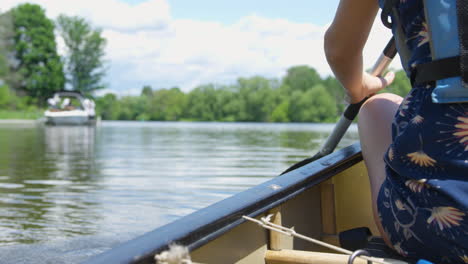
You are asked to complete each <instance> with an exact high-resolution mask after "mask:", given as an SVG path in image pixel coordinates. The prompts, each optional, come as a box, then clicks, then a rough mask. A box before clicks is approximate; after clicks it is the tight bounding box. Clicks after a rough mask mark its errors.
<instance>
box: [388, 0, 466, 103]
mask: <svg viewBox="0 0 468 264" xmlns="http://www.w3.org/2000/svg"><path fill="white" fill-rule="evenodd" d="M422 1H423V3H424V9H425V16H426V22H427V25H428V34H429V43H430V48H431V53H432V61H431V62H428V63H424V64H419V65H414V66H413V67H411V66H409V65H407V61H408V59H409V57H410V55H411V54H410V51H409V50H408V48H407V46H406V36H405V34H404V32H403V28H402V26H401V23H400V19H399V17H398V9H397V5H398V3H399V0H380V3H381V6H382V9H383V10H382V13H381V18H382V22H383V23H384V25H385V26H387V27H389V28H391V29H392V30H393V34H394V36H395V39H396V44H397V48H398V51H399V54H400V57H401V60H402V62H403V67H404V68H405V70H406V71H407V72H411V76H410V77H411V82H412V83H413V84H420V83H431V82H435V85H436V87H435V88H434V90H433V93H432V101H433V102H434V103H466V102H468V1H467V0H422ZM389 18H391V21H390V20H389ZM408 67H411V69H408Z"/></svg>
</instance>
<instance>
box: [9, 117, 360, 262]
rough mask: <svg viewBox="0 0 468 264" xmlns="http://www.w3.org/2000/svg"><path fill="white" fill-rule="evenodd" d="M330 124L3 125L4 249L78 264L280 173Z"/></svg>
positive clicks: (20, 257)
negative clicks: (38, 254) (77, 263)
mask: <svg viewBox="0 0 468 264" xmlns="http://www.w3.org/2000/svg"><path fill="white" fill-rule="evenodd" d="M331 128H332V126H331V125H311V124H249V123H243V124H239V123H229V124H224V123H182V122H181V123H170V122H168V123H158V122H154V123H140V122H104V123H103V125H102V126H100V127H97V128H96V127H85V126H83V127H49V126H40V125H35V124H29V125H24V124H23V125H5V124H3V125H0V146H1V148H0V255H2V256H7V257H6V259H7V260H8V261H7V262H20V263H21V262H28V261H29V260H34V261H35V262H36V263H38V262H37V259H34V258H33V256H34V255H35V253H36V254H37V253H39V252H40V254H41V255H42V256H43V259H44V263H46V262H47V261H50V260H53V261H60V260H64V259H66V260H67V262H79V261H81V260H83V259H85V258H86V257H88V256H91V255H94V254H97V253H99V252H101V251H103V250H105V249H108V248H109V247H111V246H114V245H115V244H117V243H119V242H122V241H124V240H127V239H130V238H132V237H135V236H137V235H139V234H142V233H144V232H146V231H149V230H151V229H153V228H156V227H158V226H161V225H163V224H165V223H168V222H170V221H173V220H175V219H177V218H179V217H181V216H183V215H186V214H188V213H191V212H193V211H194V210H197V209H199V208H202V207H205V206H207V205H209V204H212V203H214V202H216V201H219V200H221V199H223V198H226V197H228V196H230V195H232V194H235V193H238V192H240V191H242V190H245V189H247V188H249V187H251V186H253V185H256V184H259V183H261V182H264V181H266V180H268V179H270V178H271V177H274V176H275V175H278V174H279V173H280V172H281V171H283V170H284V169H285V168H287V167H288V165H290V164H292V163H294V162H295V161H298V160H300V159H302V158H304V157H307V156H310V155H311V154H314V153H315V151H316V150H317V148H318V147H319V146H320V144H321V142H322V141H323V139H324V138H325V137H326V136H327V135H328V133H329V132H330V130H331ZM356 139H357V135H356V133H355V132H354V133H350V134H349V135H347V138H346V139H345V140H343V142H342V143H341V144H340V145H341V146H344V145H349V144H351V143H352V142H353V141H355V140H356ZM24 251H27V252H30V255H31V256H29V258H28V256H25V255H24V254H23V253H21V252H24Z"/></svg>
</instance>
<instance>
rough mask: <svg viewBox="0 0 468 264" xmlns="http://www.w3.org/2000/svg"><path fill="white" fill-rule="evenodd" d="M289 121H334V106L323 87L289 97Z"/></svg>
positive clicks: (318, 86)
mask: <svg viewBox="0 0 468 264" xmlns="http://www.w3.org/2000/svg"><path fill="white" fill-rule="evenodd" d="M289 109H290V120H291V121H294V122H330V121H334V120H336V118H337V116H336V114H335V113H336V104H335V100H334V99H333V97H332V96H331V95H330V94H329V93H328V92H327V89H326V88H325V87H324V86H323V85H320V84H319V85H316V86H314V87H312V88H311V89H309V90H307V91H306V92H301V91H294V92H293V94H292V95H291V106H290V108H289Z"/></svg>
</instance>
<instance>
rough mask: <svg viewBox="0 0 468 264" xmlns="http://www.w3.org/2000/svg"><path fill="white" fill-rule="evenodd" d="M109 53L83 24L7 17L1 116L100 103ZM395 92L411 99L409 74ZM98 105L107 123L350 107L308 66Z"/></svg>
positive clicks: (285, 118)
mask: <svg viewBox="0 0 468 264" xmlns="http://www.w3.org/2000/svg"><path fill="white" fill-rule="evenodd" d="M56 34H57V35H58V37H59V39H61V40H62V41H63V45H62V46H63V48H64V51H63V52H61V54H59V53H58V52H57V42H56V39H57V38H56ZM105 45H106V39H105V38H103V36H102V32H101V30H100V29H99V28H95V27H93V26H92V25H91V24H90V22H88V21H86V20H85V19H83V18H80V17H77V16H66V15H60V16H59V17H58V18H57V19H55V20H52V19H49V18H48V17H47V16H46V13H45V10H44V9H43V8H42V7H41V6H39V5H36V4H28V3H26V4H20V5H18V6H16V7H14V8H12V9H11V10H8V11H6V12H4V13H0V112H1V111H2V110H5V109H6V110H12V111H23V110H25V111H36V112H39V111H41V109H43V108H44V107H45V102H46V99H47V98H49V97H51V96H52V95H53V93H54V92H56V91H59V90H64V89H67V90H75V91H80V92H82V93H84V94H85V95H87V96H89V97H93V94H94V92H95V91H97V90H99V89H102V88H104V87H105V85H104V83H103V77H104V76H105V74H106V67H105V64H106V63H105V61H104V55H105V54H104V48H105ZM129 88H130V87H129ZM131 88H133V87H131ZM389 89H390V90H391V91H392V92H395V93H397V94H400V95H405V94H406V93H407V92H408V91H409V89H410V85H409V83H408V81H407V78H406V77H405V74H404V73H403V72H398V73H397V77H396V80H395V83H394V84H393V85H392V86H391V87H390V88H389ZM93 98H94V99H95V101H96V105H97V113H98V114H100V115H101V116H102V118H103V119H105V120H157V121H180V120H191V121H239V122H334V121H335V120H336V118H337V117H338V116H339V114H340V113H341V112H342V111H343V109H344V106H345V101H344V91H343V89H342V87H341V85H340V84H339V83H338V81H337V80H336V79H335V78H333V77H325V78H322V77H321V76H320V75H319V74H318V73H317V72H316V70H315V69H313V68H312V67H309V66H304V65H302V66H294V67H291V68H289V69H288V70H287V72H286V74H285V76H284V77H283V78H281V79H268V78H264V77H262V76H254V77H248V78H245V77H244V78H239V79H238V80H237V81H236V82H235V83H234V84H229V85H221V84H203V85H200V86H198V87H194V89H192V90H191V91H189V92H183V91H182V90H181V89H179V88H177V87H173V88H166V89H153V88H152V87H151V86H149V85H147V86H145V87H142V91H141V94H140V95H138V96H123V97H119V96H116V95H115V94H106V95H104V96H101V97H93ZM0 117H2V115H1V114H0Z"/></svg>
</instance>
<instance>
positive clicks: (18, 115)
mask: <svg viewBox="0 0 468 264" xmlns="http://www.w3.org/2000/svg"><path fill="white" fill-rule="evenodd" d="M43 115H44V111H43V110H29V111H15V110H0V119H26V120H35V119H38V118H40V117H42V116H43Z"/></svg>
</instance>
